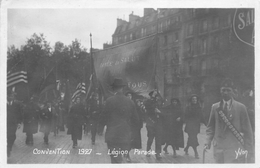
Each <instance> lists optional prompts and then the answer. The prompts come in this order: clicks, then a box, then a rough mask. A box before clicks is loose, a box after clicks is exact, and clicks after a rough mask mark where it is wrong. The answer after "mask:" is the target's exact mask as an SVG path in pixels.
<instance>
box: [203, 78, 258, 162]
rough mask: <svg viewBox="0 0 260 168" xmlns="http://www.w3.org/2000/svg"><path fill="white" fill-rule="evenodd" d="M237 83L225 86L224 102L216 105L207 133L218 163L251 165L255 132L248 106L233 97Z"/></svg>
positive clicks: (222, 90) (229, 81) (229, 80)
mask: <svg viewBox="0 0 260 168" xmlns="http://www.w3.org/2000/svg"><path fill="white" fill-rule="evenodd" d="M232 92H233V82H232V81H231V79H226V80H224V81H223V83H222V84H221V88H220V93H221V97H222V99H221V101H220V102H218V103H215V104H213V105H212V108H211V113H210V118H209V122H208V126H207V130H206V135H207V142H206V144H205V148H206V149H209V148H210V146H211V141H212V140H213V147H214V148H213V151H214V158H215V161H216V162H217V163H237V162H240V163H241V162H251V161H252V156H253V132H252V128H251V124H250V120H249V118H248V114H247V110H246V107H245V105H243V104H242V103H240V102H238V101H236V100H234V99H233V97H232Z"/></svg>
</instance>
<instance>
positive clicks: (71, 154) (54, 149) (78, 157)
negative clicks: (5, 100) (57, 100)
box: [7, 126, 213, 164]
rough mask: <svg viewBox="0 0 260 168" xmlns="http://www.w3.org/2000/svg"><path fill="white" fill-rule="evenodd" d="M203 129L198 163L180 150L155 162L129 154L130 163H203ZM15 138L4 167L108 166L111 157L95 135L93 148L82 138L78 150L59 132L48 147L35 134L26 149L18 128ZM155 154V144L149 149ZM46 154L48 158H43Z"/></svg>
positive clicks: (209, 157)
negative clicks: (43, 165) (52, 165)
mask: <svg viewBox="0 0 260 168" xmlns="http://www.w3.org/2000/svg"><path fill="white" fill-rule="evenodd" d="M205 129H206V128H205V126H202V127H201V133H200V134H199V135H198V139H199V143H200V146H199V147H198V152H199V155H200V159H195V158H194V153H193V150H192V149H191V148H190V150H189V154H190V155H188V156H186V155H185V153H184V151H183V149H180V150H179V151H177V155H178V156H177V158H173V157H172V153H173V151H172V149H171V148H170V147H168V150H169V153H170V154H168V155H166V154H164V153H162V157H163V158H162V160H161V161H157V160H156V159H155V156H154V155H152V156H151V157H146V156H145V155H144V154H134V150H132V151H131V152H130V157H131V159H132V163H178V164H181V163H184V164H190V163H202V152H203V145H204V142H205ZM141 134H142V147H143V149H141V150H145V147H146V141H147V137H146V135H147V132H146V128H145V126H144V127H143V128H142V130H141ZM16 135H17V138H16V141H15V144H14V146H13V150H12V153H11V157H10V158H8V160H7V163H10V164H31V163H33V164H36V163H40V164H64V163H73V164H88V163H95V164H98V163H105V164H106V163H110V156H109V155H108V151H107V146H106V143H105V141H104V135H102V136H100V135H97V137H96V144H95V145H92V144H91V139H90V138H91V135H90V133H89V134H88V135H83V138H82V140H81V141H78V147H77V148H75V149H73V148H72V140H71V136H70V135H67V134H66V132H59V134H58V135H56V136H54V135H53V133H51V134H50V135H49V145H45V144H44V143H43V134H42V133H40V132H39V133H37V134H34V145H33V146H27V145H25V137H26V136H25V133H22V128H20V129H19V130H18V131H17V133H16ZM184 140H185V144H186V141H187V134H186V133H184ZM152 149H153V150H154V143H153V146H152ZM47 152H48V154H46V153H47ZM205 163H213V154H212V150H209V151H208V152H207V153H206V158H205Z"/></svg>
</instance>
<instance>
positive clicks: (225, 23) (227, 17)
mask: <svg viewBox="0 0 260 168" xmlns="http://www.w3.org/2000/svg"><path fill="white" fill-rule="evenodd" d="M223 17H224V18H223V26H224V27H229V26H230V25H231V15H230V14H228V15H225V16H223Z"/></svg>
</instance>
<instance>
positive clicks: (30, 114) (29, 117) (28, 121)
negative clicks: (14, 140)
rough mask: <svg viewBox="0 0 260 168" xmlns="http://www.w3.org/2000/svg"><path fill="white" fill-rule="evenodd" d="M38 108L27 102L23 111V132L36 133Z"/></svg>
mask: <svg viewBox="0 0 260 168" xmlns="http://www.w3.org/2000/svg"><path fill="white" fill-rule="evenodd" d="M38 122H39V108H38V106H37V105H36V104H34V103H33V102H29V103H28V104H27V106H26V107H25V109H24V118H23V124H24V127H23V132H25V133H32V134H35V133H37V132H38Z"/></svg>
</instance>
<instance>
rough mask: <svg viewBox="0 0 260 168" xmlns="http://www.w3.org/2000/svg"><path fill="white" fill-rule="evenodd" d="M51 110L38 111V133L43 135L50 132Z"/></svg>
mask: <svg viewBox="0 0 260 168" xmlns="http://www.w3.org/2000/svg"><path fill="white" fill-rule="evenodd" d="M52 110H53V108H52ZM52 110H51V111H50V110H49V109H48V108H44V109H42V110H40V119H41V127H40V131H41V132H43V133H49V132H50V131H51V122H52Z"/></svg>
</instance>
